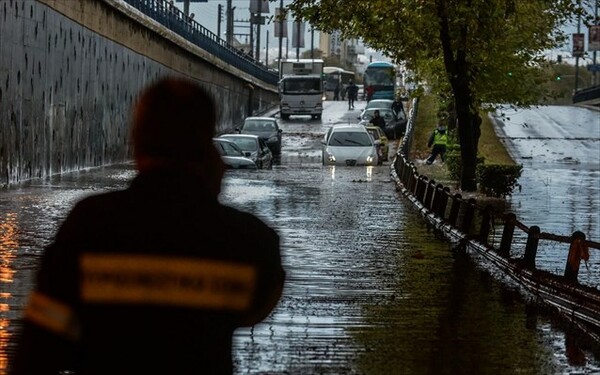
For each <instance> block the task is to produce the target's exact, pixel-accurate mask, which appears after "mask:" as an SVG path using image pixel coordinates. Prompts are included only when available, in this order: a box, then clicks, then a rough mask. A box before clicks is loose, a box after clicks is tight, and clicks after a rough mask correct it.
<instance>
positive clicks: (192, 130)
mask: <svg viewBox="0 0 600 375" xmlns="http://www.w3.org/2000/svg"><path fill="white" fill-rule="evenodd" d="M217 113H218V111H217V108H216V105H215V101H214V98H213V97H212V96H211V95H210V94H209V93H208V91H206V90H205V89H203V88H202V87H201V86H199V85H198V84H197V83H195V82H193V81H191V80H188V79H182V78H163V79H160V80H158V81H156V82H154V83H153V84H152V85H150V86H149V87H148V88H147V89H146V90H144V91H143V92H142V94H141V96H140V99H139V101H138V102H137V103H136V106H135V109H134V113H133V116H132V117H133V122H132V133H131V134H132V135H131V139H132V145H133V157H134V161H135V164H136V167H137V170H138V173H137V175H136V176H135V177H134V179H133V180H132V181H131V183H130V185H129V186H128V187H127V188H126V189H124V190H117V191H109V192H104V193H99V194H95V195H91V196H88V197H86V198H83V199H82V200H81V201H79V202H78V203H77V204H76V205H75V206H74V207H73V209H72V210H71V211H70V212H69V214H68V216H67V217H66V218H65V220H64V222H63V223H62V224H61V226H60V228H59V229H58V232H57V234H56V237H55V238H54V239H53V240H52V242H51V243H50V244H49V246H48V247H47V248H46V249H45V250H44V252H42V253H41V254H42V257H41V262H40V264H39V269H38V270H37V278H36V284H35V286H34V288H33V291H32V293H31V295H30V296H29V302H28V306H27V307H26V309H25V311H24V319H23V326H22V331H20V332H19V337H18V339H17V342H18V346H17V348H16V349H15V355H14V360H11V362H10V363H9V372H8V374H10V375H38V374H39V375H41V374H63V373H64V374H67V373H68V374H88V375H89V374H144V375H148V374H152V375H154V374H161V375H162V374H192V373H193V374H232V373H233V360H232V354H233V353H232V345H233V342H232V341H233V334H234V331H235V330H236V329H237V328H239V327H248V326H252V325H254V324H257V323H259V322H260V321H262V320H263V319H265V318H266V317H267V316H268V315H269V314H270V312H271V311H272V310H273V308H274V307H275V306H276V304H277V302H278V300H279V298H280V296H281V293H282V289H283V285H284V278H285V272H284V270H283V268H282V264H281V257H280V244H279V241H280V239H279V235H278V234H277V232H275V230H274V229H272V228H271V227H269V226H268V225H267V224H266V223H264V222H263V221H262V220H261V219H259V218H258V217H257V216H255V215H253V214H251V213H247V212H244V211H241V210H238V209H236V208H233V207H228V206H225V205H223V204H221V203H220V202H219V200H218V195H219V193H220V191H221V179H222V177H223V173H224V166H223V163H222V160H221V157H220V155H219V153H218V152H217V150H216V148H215V146H214V144H213V137H214V136H215V126H216V122H217ZM232 233H235V235H232ZM240 370H241V371H245V369H240Z"/></svg>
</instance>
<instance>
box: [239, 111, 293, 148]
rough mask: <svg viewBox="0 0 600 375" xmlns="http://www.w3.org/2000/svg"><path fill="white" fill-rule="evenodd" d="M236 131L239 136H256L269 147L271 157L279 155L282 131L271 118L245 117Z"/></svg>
mask: <svg viewBox="0 0 600 375" xmlns="http://www.w3.org/2000/svg"><path fill="white" fill-rule="evenodd" d="M236 130H237V132H238V133H240V134H255V135H258V136H259V137H260V138H262V139H263V140H264V141H265V143H266V144H267V146H269V148H270V149H271V152H272V153H273V155H281V134H282V133H283V131H282V130H281V128H279V124H278V123H277V120H276V119H274V118H273V117H246V119H245V120H244V124H243V125H242V126H241V127H240V128H238V129H236Z"/></svg>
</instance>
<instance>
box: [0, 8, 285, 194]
mask: <svg viewBox="0 0 600 375" xmlns="http://www.w3.org/2000/svg"><path fill="white" fill-rule="evenodd" d="M164 75H182V76H186V77H189V78H192V79H194V80H197V81H198V82H200V83H201V84H202V85H203V86H204V87H206V88H207V89H208V90H209V91H210V92H212V94H213V95H214V96H215V99H216V102H217V103H219V104H221V108H220V120H219V128H220V131H226V130H228V129H230V128H232V127H233V126H234V125H235V124H238V123H240V122H241V121H242V120H243V118H244V117H245V116H247V115H248V114H250V113H253V114H258V113H262V112H264V111H266V110H268V109H270V108H272V107H273V106H274V105H275V104H276V102H277V99H278V97H277V92H276V88H275V87H270V86H269V85H265V84H263V83H261V82H257V81H256V80H255V79H253V77H251V76H249V75H247V74H245V73H243V72H241V71H238V70H236V69H235V68H233V67H230V66H227V65H226V64H223V63H222V62H221V61H220V60H218V59H216V58H215V57H214V56H211V55H209V54H207V53H206V52H204V51H203V50H202V49H200V48H199V47H196V46H195V45H193V44H191V43H188V42H187V41H186V40H184V39H183V38H181V37H179V36H177V35H176V34H173V33H171V32H170V31H169V30H167V29H165V28H163V27H162V26H160V25H158V24H157V23H155V22H154V21H153V20H151V19H149V18H147V17H145V16H143V15H141V14H140V13H138V12H137V11H136V10H135V9H133V8H131V7H130V6H129V5H127V4H125V3H124V2H122V1H120V0H77V1H73V0H0V185H6V184H12V183H16V182H21V181H24V180H28V179H32V178H42V177H46V176H48V175H51V174H55V173H63V172H67V171H73V170H78V169H81V168H88V167H93V166H100V165H108V164H114V163H119V162H124V161H127V160H129V158H130V151H131V150H130V146H129V120H130V117H129V116H130V111H131V107H132V105H133V104H134V102H135V100H136V96H137V94H138V93H139V92H140V90H141V89H142V88H143V87H144V86H146V85H147V84H148V83H150V82H151V81H153V80H155V79H157V78H159V77H161V76H164ZM199 121H201V119H199Z"/></svg>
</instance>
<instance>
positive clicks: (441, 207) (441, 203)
mask: <svg viewBox="0 0 600 375" xmlns="http://www.w3.org/2000/svg"><path fill="white" fill-rule="evenodd" d="M437 193H439V196H440V199H439V200H438V203H437V206H436V212H437V215H438V216H439V217H441V218H442V220H445V219H446V208H447V207H448V196H449V195H450V188H449V187H447V186H446V187H442V185H441V184H440V185H438V191H437ZM436 196H437V194H436Z"/></svg>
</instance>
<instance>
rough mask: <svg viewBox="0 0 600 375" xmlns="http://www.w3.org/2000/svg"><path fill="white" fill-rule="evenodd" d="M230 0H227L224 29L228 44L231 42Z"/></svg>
mask: <svg viewBox="0 0 600 375" xmlns="http://www.w3.org/2000/svg"><path fill="white" fill-rule="evenodd" d="M234 9H235V7H233V8H232V7H231V0H227V25H226V31H225V40H226V41H227V43H228V44H233V10H234Z"/></svg>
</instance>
